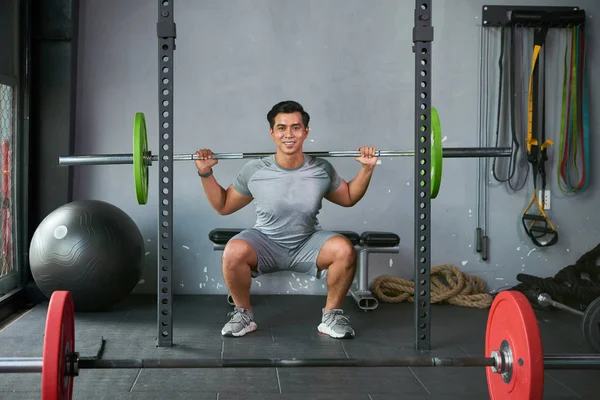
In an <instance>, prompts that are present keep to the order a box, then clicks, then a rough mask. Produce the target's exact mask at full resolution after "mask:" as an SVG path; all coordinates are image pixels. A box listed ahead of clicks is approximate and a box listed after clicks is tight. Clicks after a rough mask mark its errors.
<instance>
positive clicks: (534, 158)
mask: <svg viewBox="0 0 600 400" xmlns="http://www.w3.org/2000/svg"><path fill="white" fill-rule="evenodd" d="M547 33H548V28H547V27H542V28H539V29H536V31H535V33H534V45H533V57H532V63H531V74H530V75H529V101H528V115H527V160H528V161H529V163H530V164H531V167H532V172H533V198H532V199H531V202H530V203H529V205H528V206H527V208H526V209H525V211H523V216H522V218H521V220H522V222H523V227H524V228H525V232H526V233H527V235H528V236H529V237H530V238H531V240H532V241H533V243H534V244H535V245H536V246H539V247H548V246H552V245H554V244H555V243H556V242H557V241H558V232H557V231H556V228H555V227H554V225H553V224H552V222H551V221H550V219H549V218H548V215H547V214H546V212H545V211H544V199H543V197H542V199H541V201H540V199H539V198H538V195H537V180H538V175H539V177H540V179H541V189H542V193H544V191H545V189H546V166H545V163H546V161H548V154H547V148H548V147H549V146H551V145H552V144H553V142H552V140H546V139H545V137H546V135H545V112H544V109H545V93H544V92H542V104H543V107H542V112H541V114H542V115H541V118H540V120H541V129H539V131H540V133H539V135H540V139H541V140H538V137H537V135H538V133H537V132H538V118H537V117H538V115H537V114H538V112H539V110H538V109H537V106H538V92H539V80H540V77H539V58H540V57H539V56H540V52H541V50H542V47H543V46H544V43H545V40H546V34H547ZM545 80H546V76H545V74H544V83H545ZM543 89H544V91H545V84H544V85H543ZM534 106H535V108H534ZM534 110H535V111H534ZM540 142H541V145H540ZM534 205H535V206H536V207H537V209H538V213H536V214H533V213H529V210H530V209H531V208H532V207H533V206H534ZM547 236H550V238H549V239H548V240H543V239H542V238H544V237H547Z"/></svg>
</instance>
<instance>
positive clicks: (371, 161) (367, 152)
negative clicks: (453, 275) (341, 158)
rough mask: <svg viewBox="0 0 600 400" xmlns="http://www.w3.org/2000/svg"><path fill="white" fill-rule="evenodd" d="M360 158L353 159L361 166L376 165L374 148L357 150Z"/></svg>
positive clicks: (364, 147)
mask: <svg viewBox="0 0 600 400" xmlns="http://www.w3.org/2000/svg"><path fill="white" fill-rule="evenodd" d="M358 151H360V154H361V156H360V157H355V158H354V159H355V160H356V161H358V162H359V163H361V164H362V165H367V166H372V167H373V166H375V164H377V157H376V156H375V155H374V154H375V151H376V148H375V147H373V146H363V147H360V148H359V149H358Z"/></svg>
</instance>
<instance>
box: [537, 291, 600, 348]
mask: <svg viewBox="0 0 600 400" xmlns="http://www.w3.org/2000/svg"><path fill="white" fill-rule="evenodd" d="M536 300H537V302H538V304H540V305H541V306H544V307H547V306H552V307H554V308H557V309H559V310H562V311H567V312H569V313H571V314H574V315H577V316H579V317H581V331H582V333H583V338H584V340H585V343H586V344H587V346H588V347H589V348H590V350H591V351H593V352H594V353H600V297H598V298H597V299H596V300H594V301H592V302H591V303H590V304H589V305H588V306H587V307H586V309H585V311H581V310H576V309H574V308H571V307H569V306H567V305H565V304H562V303H559V302H558V301H555V300H553V299H552V297H550V295H549V294H547V293H540V294H539V295H538V296H537V297H536Z"/></svg>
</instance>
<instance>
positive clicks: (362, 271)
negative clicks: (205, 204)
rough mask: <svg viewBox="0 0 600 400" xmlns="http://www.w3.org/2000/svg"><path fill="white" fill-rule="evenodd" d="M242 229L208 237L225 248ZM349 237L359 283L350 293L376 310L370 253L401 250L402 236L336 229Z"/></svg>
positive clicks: (365, 307)
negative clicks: (372, 292) (354, 250)
mask: <svg viewBox="0 0 600 400" xmlns="http://www.w3.org/2000/svg"><path fill="white" fill-rule="evenodd" d="M241 231H242V229H235V228H218V229H213V230H212V231H210V232H209V234H208V238H209V239H210V241H211V242H212V243H213V249H214V250H223V249H225V245H226V244H227V242H229V240H231V238H233V237H234V236H235V235H237V234H238V233H240V232H241ZM334 232H336V233H339V234H342V235H344V236H345V237H347V238H348V239H349V240H350V242H351V243H352V245H353V246H354V248H355V249H356V252H357V253H358V254H357V260H356V270H357V272H356V273H357V274H358V284H357V285H356V287H354V286H353V287H351V288H350V294H351V295H352V298H353V299H354V301H356V304H357V305H358V306H359V307H360V308H361V309H363V310H365V311H368V310H374V309H376V308H377V306H378V305H379V302H378V301H377V299H376V298H375V297H373V295H372V294H371V291H370V290H369V274H368V271H369V254H373V253H398V252H399V251H400V248H399V244H400V237H399V236H398V235H396V234H395V233H392V232H377V231H366V232H363V233H362V234H360V235H359V234H358V233H356V232H353V231H334ZM227 302H228V303H229V304H231V305H233V304H234V303H233V300H232V298H231V295H229V294H228V295H227Z"/></svg>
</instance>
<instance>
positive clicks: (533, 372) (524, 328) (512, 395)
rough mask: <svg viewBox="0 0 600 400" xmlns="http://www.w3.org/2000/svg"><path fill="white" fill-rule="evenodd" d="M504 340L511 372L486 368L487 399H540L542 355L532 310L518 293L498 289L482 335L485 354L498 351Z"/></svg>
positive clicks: (525, 298) (541, 394) (541, 391)
mask: <svg viewBox="0 0 600 400" xmlns="http://www.w3.org/2000/svg"><path fill="white" fill-rule="evenodd" d="M503 342H506V343H507V344H508V345H509V346H510V349H511V351H512V359H513V362H512V375H511V376H510V380H509V381H508V382H505V381H504V379H503V377H502V375H501V374H499V373H495V372H493V371H492V369H491V368H489V367H488V368H487V369H486V376H487V382H488V390H489V394H490V399H491V400H505V399H519V400H541V399H542V397H543V393H544V354H543V351H542V340H541V337H540V330H539V326H538V323H537V320H536V318H535V313H534V311H533V308H532V307H531V304H530V303H529V300H527V297H525V295H524V294H523V293H521V292H517V291H512V290H506V291H502V292H500V293H499V294H498V295H497V296H496V298H495V299H494V301H493V303H492V307H491V308H490V313H489V315H488V321H487V330H486V335H485V355H486V357H491V355H492V351H494V350H496V351H499V350H500V348H501V346H502V343H503Z"/></svg>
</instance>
